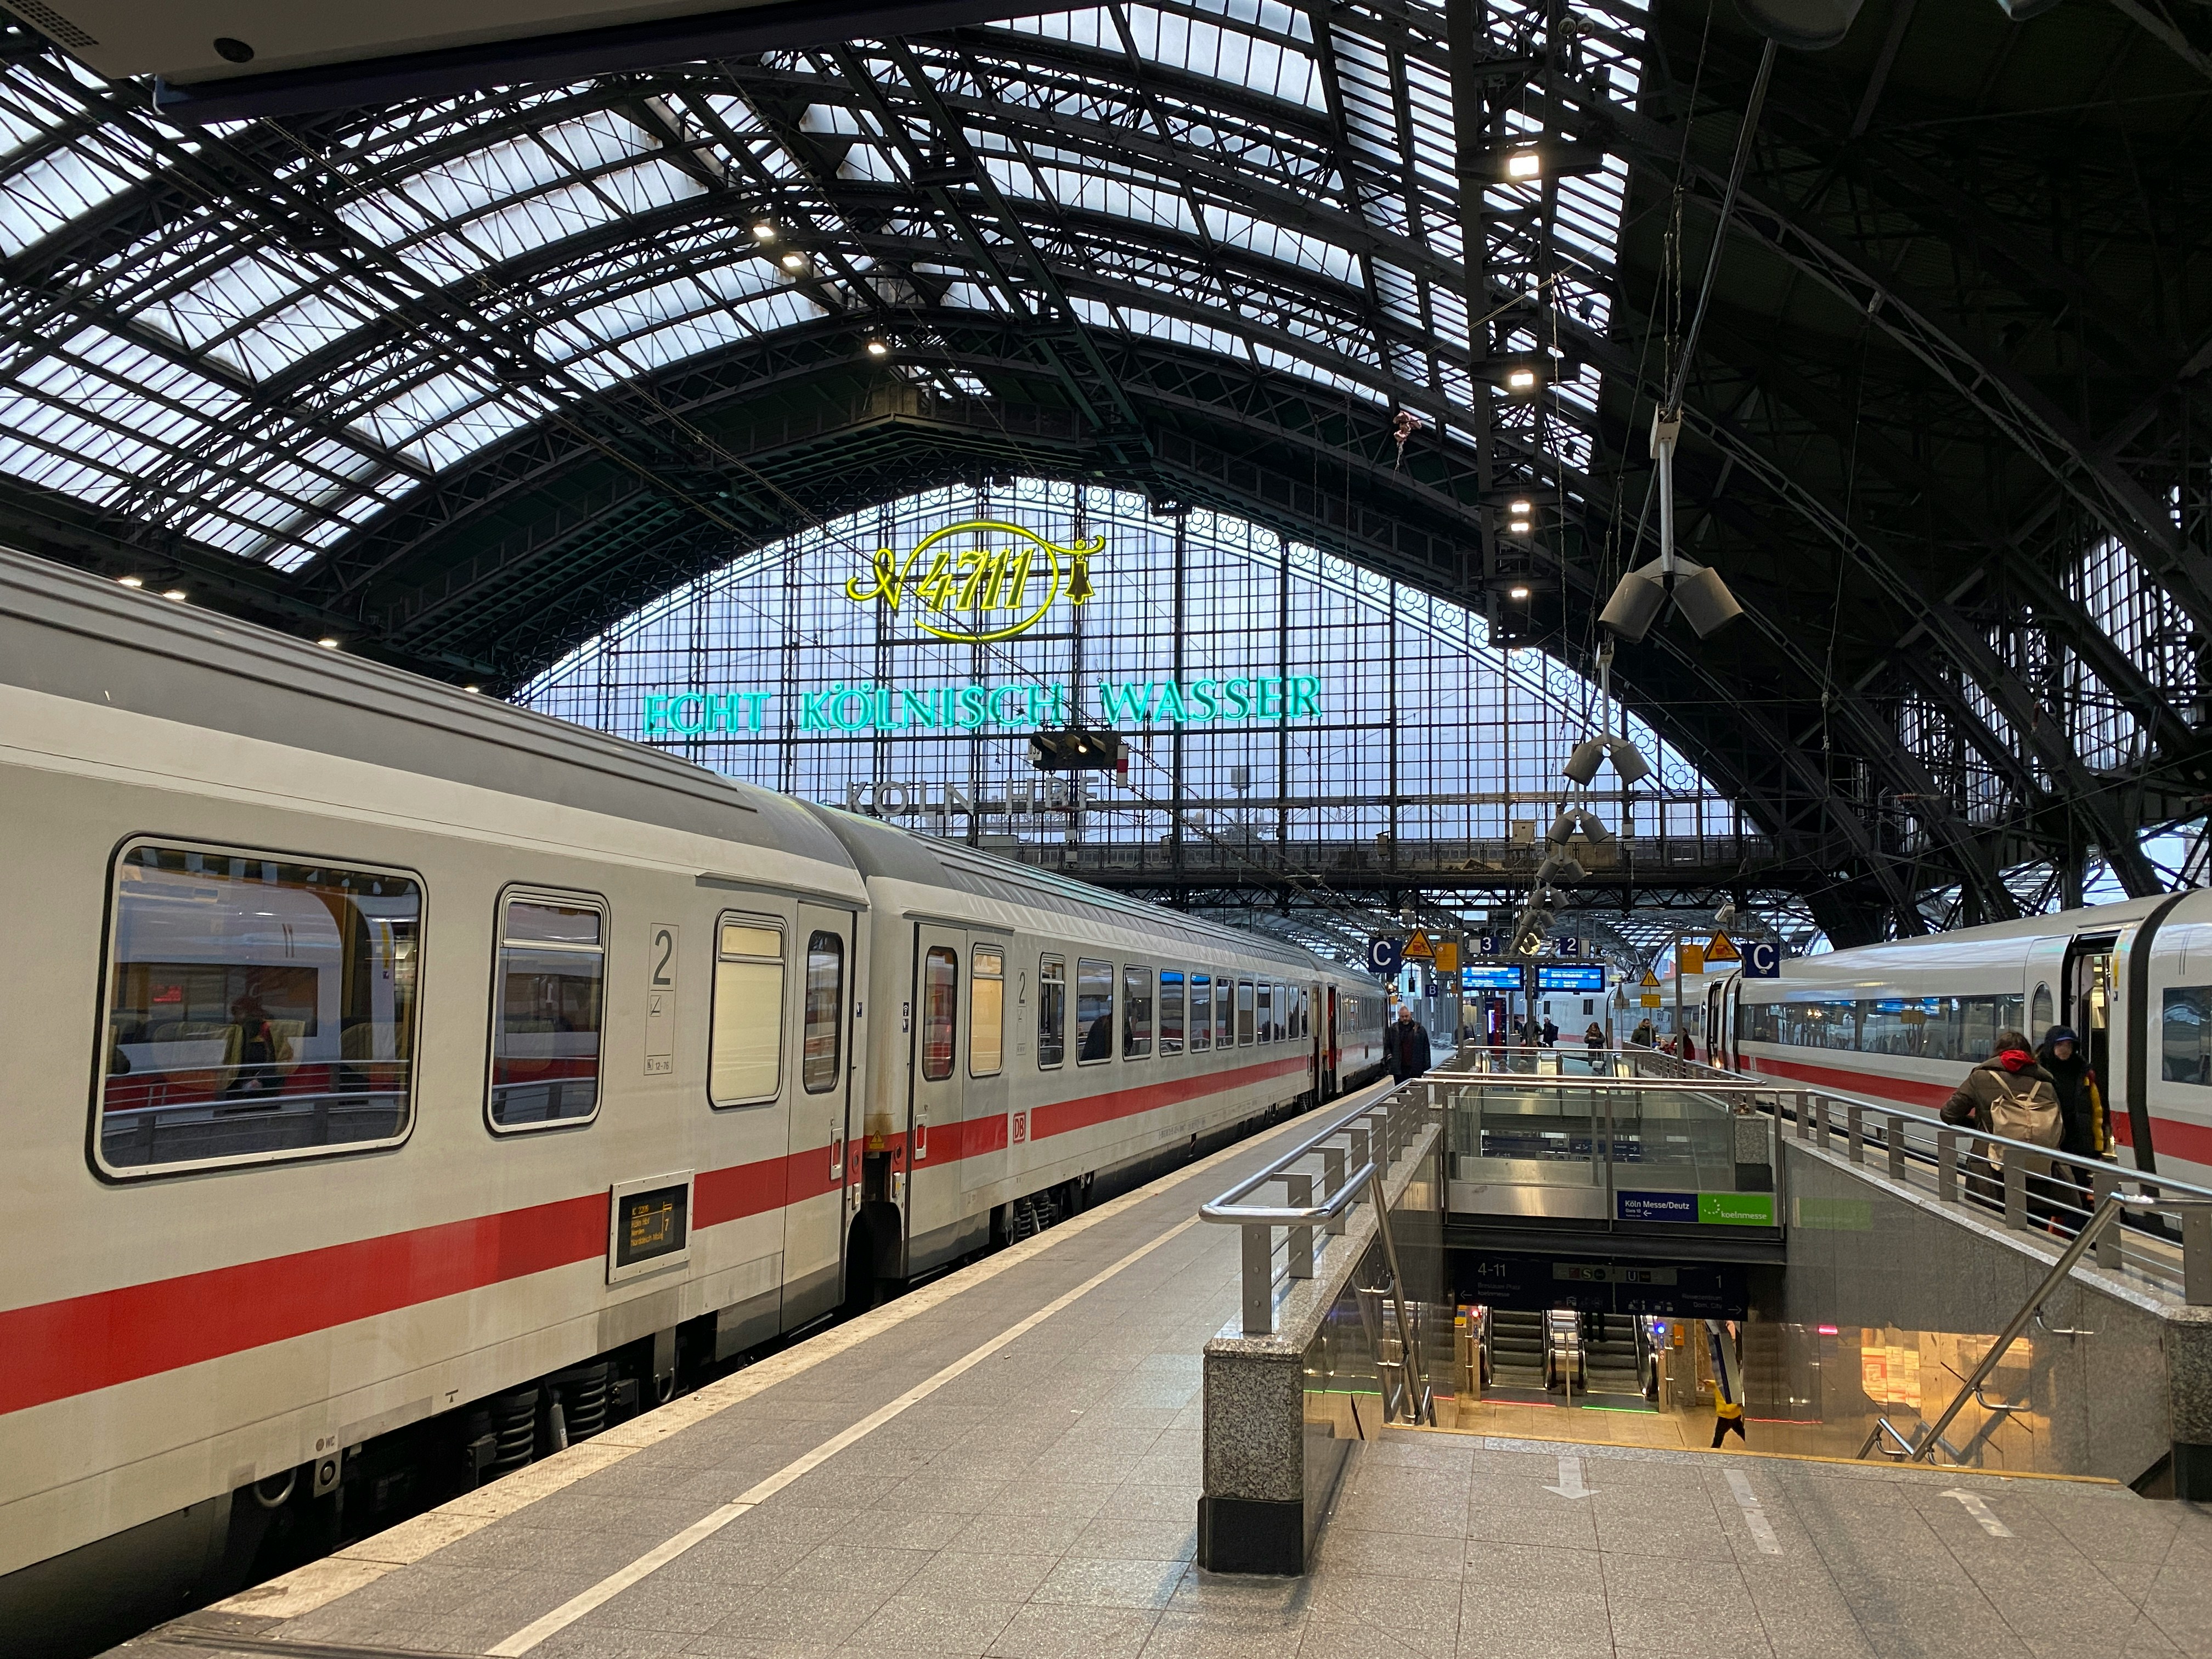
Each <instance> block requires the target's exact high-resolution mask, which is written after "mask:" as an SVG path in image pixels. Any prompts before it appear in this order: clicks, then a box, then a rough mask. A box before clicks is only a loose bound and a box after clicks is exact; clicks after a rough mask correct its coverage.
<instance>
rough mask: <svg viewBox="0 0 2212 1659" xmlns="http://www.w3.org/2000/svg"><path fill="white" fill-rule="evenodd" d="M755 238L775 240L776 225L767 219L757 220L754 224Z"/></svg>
mask: <svg viewBox="0 0 2212 1659" xmlns="http://www.w3.org/2000/svg"><path fill="white" fill-rule="evenodd" d="M753 240H755V241H756V242H773V241H774V240H775V226H774V225H772V224H770V223H769V222H768V221H767V220H765V219H762V220H758V221H757V222H755V223H754V225H753Z"/></svg>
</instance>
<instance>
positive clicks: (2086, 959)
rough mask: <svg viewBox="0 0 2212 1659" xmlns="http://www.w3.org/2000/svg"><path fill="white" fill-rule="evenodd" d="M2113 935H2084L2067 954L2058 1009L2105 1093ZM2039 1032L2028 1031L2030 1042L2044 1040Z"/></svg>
mask: <svg viewBox="0 0 2212 1659" xmlns="http://www.w3.org/2000/svg"><path fill="white" fill-rule="evenodd" d="M2118 938H2119V936H2118V934H2116V933H2098V934H2095V935H2088V934H2084V935H2083V936H2081V938H2079V939H2075V941H2074V943H2073V944H2072V945H2071V946H2069V948H2068V950H2067V952H2066V965H2065V971H2064V973H2063V984H2064V991H2063V998H2062V1000H2061V1002H2060V1005H2059V1006H2061V1007H2062V1008H2063V1010H2064V1011H2065V1013H2064V1016H2063V1018H2064V1020H2065V1023H2067V1024H2071V1025H2072V1026H2073V1028H2074V1029H2075V1031H2076V1032H2077V1033H2079V1034H2080V1036H2081V1047H2082V1048H2083V1050H2084V1052H2085V1053H2086V1054H2087V1056H2088V1060H2089V1064H2090V1065H2092V1066H2094V1067H2096V1071H2097V1076H2098V1079H2099V1080H2100V1081H2101V1082H2102V1083H2103V1084H2104V1085H2105V1087H2106V1089H2107V1090H2110V1089H2111V1088H2112V948H2113V946H2114V945H2116V944H2118ZM2043 1035H2044V1034H2043V1033H2042V1032H2041V1031H2030V1032H2028V1033H2027V1038H2028V1041H2029V1042H2037V1043H2039V1042H2042V1041H2043Z"/></svg>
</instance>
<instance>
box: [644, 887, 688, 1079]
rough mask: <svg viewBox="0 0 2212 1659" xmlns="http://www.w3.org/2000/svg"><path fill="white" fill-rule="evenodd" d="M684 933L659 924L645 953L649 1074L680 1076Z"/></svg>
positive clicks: (675, 928)
mask: <svg viewBox="0 0 2212 1659" xmlns="http://www.w3.org/2000/svg"><path fill="white" fill-rule="evenodd" d="M683 937H684V930H683V929H682V928H681V927H677V926H676V925H675V924H674V923H673V922H667V921H656V922H654V923H653V927H652V929H651V932H650V936H649V938H648V940H647V945H646V951H645V964H646V975H645V1074H646V1075H647V1077H672V1076H674V1075H675V1073H676V959H677V957H678V955H679V954H680V951H679V945H680V942H681V940H682V939H683Z"/></svg>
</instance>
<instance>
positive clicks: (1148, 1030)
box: [1121, 967, 1152, 1060]
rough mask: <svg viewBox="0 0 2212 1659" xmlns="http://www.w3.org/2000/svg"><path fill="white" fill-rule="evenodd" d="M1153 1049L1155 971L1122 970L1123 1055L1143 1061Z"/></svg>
mask: <svg viewBox="0 0 2212 1659" xmlns="http://www.w3.org/2000/svg"><path fill="white" fill-rule="evenodd" d="M1151 1053H1152V969H1149V968H1133V967H1132V968H1124V969H1122V970H1121V1058H1122V1059H1124V1060H1143V1059H1144V1058H1145V1057H1146V1056H1147V1055H1148V1054H1151Z"/></svg>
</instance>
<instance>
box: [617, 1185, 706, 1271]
mask: <svg viewBox="0 0 2212 1659" xmlns="http://www.w3.org/2000/svg"><path fill="white" fill-rule="evenodd" d="M615 1204H616V1206H617V1207H616V1211H615V1266H616V1267H635V1266H636V1265H637V1264H638V1263H639V1262H641V1261H652V1260H653V1257H655V1256H657V1255H669V1254H670V1253H671V1252H672V1251H676V1250H680V1249H683V1248H684V1234H685V1230H686V1228H687V1226H688V1225H689V1223H690V1215H689V1213H688V1212H689V1210H690V1190H689V1188H686V1187H685V1186H684V1184H683V1183H681V1182H678V1184H677V1185H675V1186H673V1187H656V1188H653V1190H652V1191H651V1192H645V1193H629V1194H625V1195H624V1196H623V1197H621V1198H618V1199H617V1200H615Z"/></svg>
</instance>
